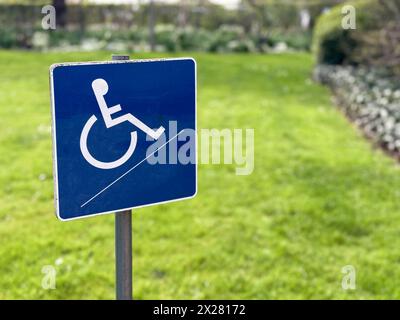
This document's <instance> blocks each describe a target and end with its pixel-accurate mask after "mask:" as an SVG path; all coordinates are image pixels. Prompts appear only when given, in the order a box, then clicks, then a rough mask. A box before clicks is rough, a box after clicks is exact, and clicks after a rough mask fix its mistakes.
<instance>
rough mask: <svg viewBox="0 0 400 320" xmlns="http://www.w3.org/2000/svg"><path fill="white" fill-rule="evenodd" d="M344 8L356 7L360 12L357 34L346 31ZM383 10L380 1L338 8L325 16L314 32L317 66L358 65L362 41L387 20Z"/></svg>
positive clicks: (375, 0) (348, 3)
mask: <svg viewBox="0 0 400 320" xmlns="http://www.w3.org/2000/svg"><path fill="white" fill-rule="evenodd" d="M344 5H352V6H354V7H355V9H356V16H357V28H356V30H345V29H343V27H342V19H343V14H342V8H343V6H344ZM382 9H383V8H382V7H381V6H380V4H379V2H378V1H377V0H358V1H349V2H347V3H345V4H341V5H338V6H336V7H334V8H333V9H332V10H330V11H329V12H327V13H324V14H322V15H321V16H320V17H319V19H318V20H317V23H316V26H315V29H314V37H313V45H312V50H313V52H314V54H315V57H316V60H317V62H318V63H325V64H346V63H348V64H354V63H356V61H357V59H356V56H355V51H356V50H355V49H356V48H357V46H359V45H360V41H359V40H360V37H361V36H362V34H363V33H365V32H366V31H367V30H372V29H376V28H378V26H379V24H380V23H381V20H382V17H383V15H382Z"/></svg>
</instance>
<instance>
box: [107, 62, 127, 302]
mask: <svg viewBox="0 0 400 320" xmlns="http://www.w3.org/2000/svg"><path fill="white" fill-rule="evenodd" d="M112 60H113V61H115V60H129V56H127V55H123V56H122V55H112ZM115 276H116V298H117V300H132V211H131V210H127V211H121V212H117V213H116V214H115Z"/></svg>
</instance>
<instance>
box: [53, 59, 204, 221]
mask: <svg viewBox="0 0 400 320" xmlns="http://www.w3.org/2000/svg"><path fill="white" fill-rule="evenodd" d="M50 79H51V81H50V82H51V98H52V113H53V149H54V151H53V152H54V181H55V202H56V212H57V216H58V217H59V218H60V219H62V220H69V219H75V218H79V217H84V216H89V215H94V214H100V213H109V212H115V211H121V210H126V209H130V208H134V207H140V206H146V205H151V204H156V203H162V202H168V201H174V200H179V199H184V198H190V197H193V196H194V195H195V194H196V190H197V164H196V159H197V157H196V134H195V132H196V131H195V130H196V63H195V61H194V60H193V59H189V58H188V59H167V60H143V61H140V60H138V61H118V62H115V61H113V62H102V63H96V62H94V63H72V64H68V63H66V64H57V65H53V66H52V67H51V68H50Z"/></svg>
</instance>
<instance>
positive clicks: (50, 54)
mask: <svg viewBox="0 0 400 320" xmlns="http://www.w3.org/2000/svg"><path fill="white" fill-rule="evenodd" d="M48 4H52V5H54V7H55V8H56V12H57V19H56V22H57V23H56V29H54V30H52V29H50V30H44V29H43V28H42V19H43V17H44V16H45V14H43V13H42V8H43V6H45V5H48ZM349 5H350V6H351V7H348V6H349ZM353 9H354V10H355V11H354V13H355V18H356V20H355V21H356V25H355V28H352V27H350V28H346V27H345V26H346V25H348V24H343V19H344V18H345V19H350V20H351V17H352V12H353V11H352V10H353ZM345 21H349V20H345ZM111 53H128V54H130V55H131V58H138V59H139V58H156V57H179V56H193V57H194V58H195V59H196V60H197V66H198V126H199V128H217V129H223V128H243V129H244V128H253V129H254V130H255V146H254V149H255V169H254V172H253V174H252V175H249V176H236V175H235V168H234V166H233V165H200V166H199V175H198V179H199V192H198V195H197V196H196V198H194V199H192V200H187V201H183V202H177V203H171V204H164V205H159V206H154V207H148V208H143V209H138V210H134V211H133V213H134V215H133V228H134V230H133V248H134V249H133V274H134V276H133V277H134V280H133V283H134V285H133V286H134V298H135V299H158V298H163V299H206V298H207V299H399V298H400V268H399V261H400V203H399V194H400V191H399V187H400V184H399V178H398V176H399V174H400V172H399V165H398V160H399V158H400V157H399V155H400V78H399V77H400V68H399V65H400V0H355V1H338V0H332V1H331V0H325V1H323V0H296V1H295V0H293V1H292V0H280V1H274V0H237V1H235V0H215V1H207V0H197V1H189V0H181V1H173V0H168V1H167V0H165V1H156V0H153V1H151V0H147V1H146V0H134V1H133V0H132V1H130V0H124V1H122V0H121V1H113V0H109V1H107V0H97V1H95V0H93V1H89V0H87V1H85V0H82V1H80V0H70V1H68V0H53V1H49V2H46V1H41V0H37V1H24V0H14V1H13V0H0V299H112V298H114V282H115V280H114V272H115V271H114V217H113V216H112V215H107V216H99V217H94V218H89V219H84V220H77V221H72V222H60V221H58V220H57V219H56V217H55V215H54V208H53V181H52V151H51V150H52V148H51V114H50V101H49V100H50V99H49V79H48V77H49V66H50V65H51V64H53V63H57V62H66V61H96V60H109V59H110V55H111ZM77 192H79V190H77ZM49 265H50V266H52V267H54V268H55V270H56V271H57V278H56V289H51V290H46V289H44V288H43V287H42V281H43V277H44V276H45V274H44V273H43V270H45V269H43V268H44V267H45V266H49ZM349 265H350V266H352V267H353V268H354V269H355V271H356V282H355V284H356V287H355V288H353V289H350V290H345V289H344V288H343V287H342V281H343V277H344V276H345V275H346V274H344V273H343V272H342V268H343V267H345V266H349Z"/></svg>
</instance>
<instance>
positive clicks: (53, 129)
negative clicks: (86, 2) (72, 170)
mask: <svg viewBox="0 0 400 320" xmlns="http://www.w3.org/2000/svg"><path fill="white" fill-rule="evenodd" d="M180 60H191V61H193V62H194V77H195V113H194V118H195V128H194V129H195V132H196V134H195V144H196V169H195V170H196V172H195V174H196V177H195V178H196V185H195V192H194V194H193V195H192V196H189V197H183V198H178V199H173V200H166V201H160V202H155V203H150V204H145V205H141V206H134V207H128V208H123V209H118V210H117V211H114V210H112V211H104V212H95V213H91V214H87V215H83V216H79V217H73V218H67V219H66V218H62V217H61V216H60V204H59V200H58V199H59V190H58V166H57V136H56V119H55V101H54V78H53V72H54V69H56V68H57V67H65V66H84V65H99V64H100V65H104V64H123V63H147V62H160V61H167V62H168V61H180ZM49 71H50V101H51V118H52V122H51V124H52V125H51V135H52V140H53V148H52V150H53V183H54V206H55V209H56V212H55V213H56V216H57V218H58V219H59V220H61V221H72V220H78V219H84V218H92V217H95V216H100V215H105V214H110V213H115V214H118V213H119V212H121V211H126V210H131V209H135V208H144V207H150V206H154V205H157V204H164V203H170V202H176V201H182V200H187V199H192V198H194V197H196V195H197V191H198V139H197V62H196V60H195V59H194V58H192V57H182V58H159V59H137V60H136V59H135V60H114V61H112V60H110V61H89V62H63V63H55V64H52V65H51V66H50V69H49Z"/></svg>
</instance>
